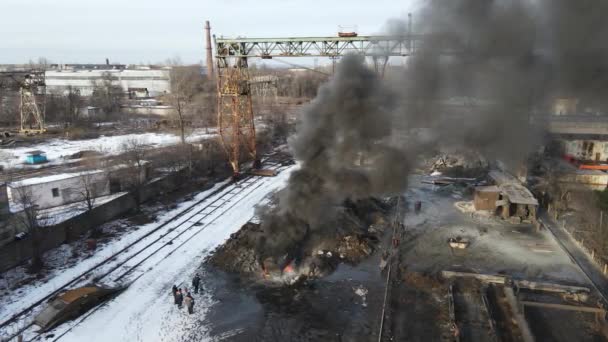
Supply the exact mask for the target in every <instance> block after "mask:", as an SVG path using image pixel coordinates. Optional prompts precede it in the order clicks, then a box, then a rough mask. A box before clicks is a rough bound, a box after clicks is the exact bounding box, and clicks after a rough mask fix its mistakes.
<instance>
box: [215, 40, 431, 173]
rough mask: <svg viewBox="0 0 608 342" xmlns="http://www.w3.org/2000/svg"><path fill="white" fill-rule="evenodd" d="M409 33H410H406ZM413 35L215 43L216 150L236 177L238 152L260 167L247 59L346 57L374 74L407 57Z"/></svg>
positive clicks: (238, 160) (413, 41) (412, 42)
mask: <svg viewBox="0 0 608 342" xmlns="http://www.w3.org/2000/svg"><path fill="white" fill-rule="evenodd" d="M410 32H411V31H410ZM420 39H421V37H420V36H419V35H413V34H411V33H410V34H406V35H400V36H359V35H350V36H337V37H302V38H236V39H224V38H216V37H215V36H214V40H215V52H216V55H215V58H216V66H217V71H216V76H217V85H218V86H217V89H218V125H219V134H220V139H221V142H222V145H223V146H224V149H225V151H226V153H227V154H228V159H229V161H230V164H231V166H232V169H233V171H234V175H235V176H238V174H239V172H240V160H241V158H243V153H242V152H243V150H244V151H245V152H246V153H247V154H248V155H249V157H250V158H251V159H252V160H253V161H254V167H259V166H260V160H259V158H258V156H257V150H256V142H255V125H254V116H253V109H252V105H251V86H250V82H249V71H248V59H249V58H262V59H272V58H275V57H329V58H338V57H340V56H343V55H346V54H358V55H362V56H367V57H371V58H372V61H373V63H374V67H375V69H376V71H377V72H379V73H381V74H382V73H384V68H385V67H386V64H387V62H388V59H389V57H391V56H409V55H411V54H412V53H413V52H414V50H415V48H416V42H417V41H418V40H420Z"/></svg>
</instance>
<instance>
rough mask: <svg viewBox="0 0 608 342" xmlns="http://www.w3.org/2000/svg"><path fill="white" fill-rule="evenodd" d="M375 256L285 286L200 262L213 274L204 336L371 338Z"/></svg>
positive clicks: (377, 280)
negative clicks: (243, 278)
mask: <svg viewBox="0 0 608 342" xmlns="http://www.w3.org/2000/svg"><path fill="white" fill-rule="evenodd" d="M379 258H380V257H379V255H378V253H375V254H374V255H373V256H372V257H370V258H369V259H367V260H366V261H364V262H362V263H360V264H358V265H357V266H350V265H347V264H340V265H339V266H338V268H337V270H336V271H335V272H334V273H332V274H331V275H330V276H328V277H325V278H322V279H315V280H308V281H306V282H304V283H299V284H296V285H293V286H289V287H267V286H256V285H250V284H243V283H241V281H240V280H239V278H238V277H236V276H232V275H229V274H226V273H224V272H223V271H220V270H217V269H214V268H211V267H212V266H204V267H206V268H207V269H208V271H209V272H212V273H213V274H214V275H216V276H217V277H215V276H214V277H213V278H215V279H214V280H213V281H212V282H211V283H210V285H209V288H207V289H206V291H209V292H211V293H213V297H214V299H215V300H216V304H215V305H213V306H212V307H211V308H210V310H209V312H208V313H207V323H209V325H210V335H211V336H217V337H220V338H221V339H222V340H225V341H370V340H373V339H374V338H373V336H377V334H378V325H379V317H380V314H379V312H380V309H381V305H382V299H383V288H384V285H383V284H384V282H383V280H382V277H381V274H380V270H379V268H378V263H379ZM357 290H359V291H360V293H361V292H365V291H368V292H367V293H366V294H365V295H360V294H357V293H356V292H355V291H357ZM361 290H363V291H361ZM376 338H377V337H376Z"/></svg>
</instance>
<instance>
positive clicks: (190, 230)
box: [0, 158, 291, 341]
mask: <svg viewBox="0 0 608 342" xmlns="http://www.w3.org/2000/svg"><path fill="white" fill-rule="evenodd" d="M289 165H291V164H290V161H288V160H287V159H281V160H272V159H271V158H269V159H267V160H265V161H264V167H266V168H269V167H270V168H271V169H273V170H275V171H276V172H277V173H278V172H281V171H282V170H284V169H286V168H287V167H289ZM260 178H261V177H258V176H253V175H247V176H245V177H244V178H243V179H241V180H239V181H237V182H233V183H227V184H224V185H222V186H220V187H219V188H218V189H216V190H214V191H213V192H212V193H210V194H208V195H207V196H205V197H204V198H202V199H201V200H199V201H197V202H196V203H194V204H192V205H190V206H188V207H187V208H185V209H184V210H182V211H180V212H179V213H177V214H176V215H174V216H172V217H171V218H169V219H168V220H166V221H165V222H163V223H162V224H160V225H159V226H158V227H156V228H155V229H153V230H152V231H150V232H148V233H146V234H145V235H143V236H142V237H140V238H138V239H137V240H135V241H133V242H132V243H130V244H129V245H127V246H125V247H124V248H122V249H120V250H119V251H117V252H115V253H113V254H112V255H111V256H109V257H107V258H106V259H104V260H102V261H101V262H99V263H97V264H96V265H94V266H92V267H91V268H89V269H87V270H86V271H84V272H83V273H81V274H80V275H78V276H77V277H75V278H74V279H72V280H71V281H69V282H67V283H65V284H63V285H62V286H60V287H59V288H57V289H56V290H55V291H53V292H52V293H50V294H48V295H46V296H44V297H43V298H41V299H40V300H38V301H36V302H35V303H33V304H31V305H30V306H28V307H27V308H25V309H23V310H21V311H20V312H18V313H15V314H14V315H13V316H11V317H10V318H9V319H8V320H6V321H4V322H2V323H0V331H5V332H7V331H10V332H8V333H5V332H3V333H2V334H4V336H6V335H8V337H4V336H3V335H0V336H1V341H10V340H11V339H13V338H15V337H16V336H18V335H20V334H22V333H24V332H25V331H26V330H28V329H29V328H30V327H31V326H32V324H31V323H30V324H26V325H24V323H23V322H24V321H25V320H26V317H28V315H29V316H33V314H34V313H35V312H36V311H37V309H40V308H41V306H42V304H43V303H45V302H46V301H48V300H49V299H51V298H53V297H55V296H57V295H58V294H60V293H61V292H64V291H65V290H68V289H70V288H72V287H75V286H76V285H83V284H86V283H88V282H90V280H91V279H92V280H93V282H95V283H100V284H105V285H108V284H111V285H116V284H118V283H120V282H122V283H125V282H127V281H134V280H135V279H137V278H138V277H139V276H141V274H143V272H142V273H141V274H140V275H139V276H137V275H134V274H133V273H135V272H136V271H137V270H138V269H139V268H140V267H141V265H142V264H144V263H145V262H146V261H148V260H150V259H152V258H153V257H155V256H158V255H159V253H160V252H161V251H163V250H168V251H169V252H168V253H167V254H165V255H162V256H160V258H159V259H158V260H156V263H155V264H157V263H159V262H161V261H162V260H164V259H166V258H167V257H169V256H170V255H171V254H173V253H174V252H175V251H177V250H178V249H179V248H180V247H181V246H183V245H184V244H185V243H186V242H188V241H190V240H191V239H192V238H194V237H195V236H197V235H199V234H200V233H202V232H203V231H204V230H205V229H206V228H207V227H208V226H209V225H211V224H212V223H214V222H215V221H216V220H217V219H218V218H219V217H220V216H221V215H222V214H223V213H225V212H226V211H228V210H230V209H231V208H232V207H233V206H234V205H236V204H237V203H238V202H239V201H240V200H241V199H243V198H245V197H247V195H248V194H250V193H251V192H253V191H255V190H256V189H257V188H259V187H260V186H261V185H262V183H261V182H260ZM258 183H259V184H258ZM241 195H242V197H240V198H239V196H241ZM207 201H210V202H209V203H206V204H205V205H203V206H200V205H201V204H203V203H204V202H207ZM172 224H173V226H171V225H172ZM163 228H166V229H164V230H163ZM161 230H162V232H161V234H160V235H159V236H158V237H156V238H154V237H153V235H154V234H155V233H158V232H159V231H161ZM149 240H151V241H149ZM174 242H176V245H175V246H173V245H174ZM122 256H124V258H120V257H122ZM119 258H120V259H121V260H120V261H119V262H118V263H117V264H115V262H116V260H118V259H119ZM128 276H130V277H129V278H128V279H127V277H128ZM79 322H80V321H79ZM38 336H40V334H37V335H36V336H35V337H34V338H32V340H33V339H36V337H38Z"/></svg>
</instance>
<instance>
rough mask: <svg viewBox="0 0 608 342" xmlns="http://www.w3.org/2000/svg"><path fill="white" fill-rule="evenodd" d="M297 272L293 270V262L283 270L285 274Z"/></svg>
mask: <svg viewBox="0 0 608 342" xmlns="http://www.w3.org/2000/svg"><path fill="white" fill-rule="evenodd" d="M294 271H295V270H294V268H293V261H292V262H290V263H289V264H287V266H285V268H283V273H284V274H285V273H293V272H294Z"/></svg>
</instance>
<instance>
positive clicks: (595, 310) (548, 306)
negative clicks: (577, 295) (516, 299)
mask: <svg viewBox="0 0 608 342" xmlns="http://www.w3.org/2000/svg"><path fill="white" fill-rule="evenodd" d="M520 303H521V304H522V305H524V306H534V307H539V308H546V309H556V310H569V311H580V312H591V313H601V314H603V313H604V312H605V310H604V309H601V308H596V307H591V306H577V305H568V304H555V303H541V302H531V301H527V300H522V301H521V302H520Z"/></svg>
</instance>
